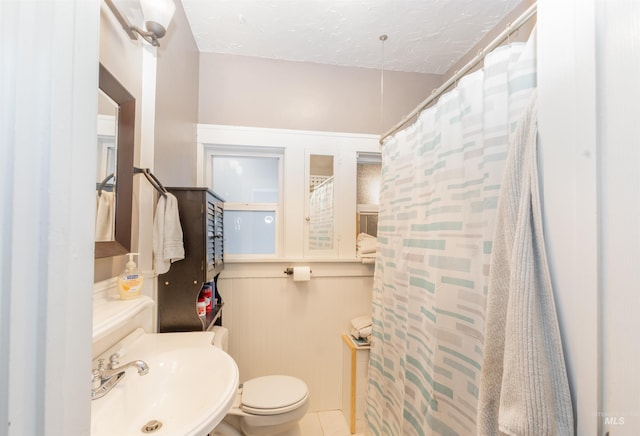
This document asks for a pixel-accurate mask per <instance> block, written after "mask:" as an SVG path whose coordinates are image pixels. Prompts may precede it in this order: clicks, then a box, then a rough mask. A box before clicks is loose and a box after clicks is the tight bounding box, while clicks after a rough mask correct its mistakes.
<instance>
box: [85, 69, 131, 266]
mask: <svg viewBox="0 0 640 436" xmlns="http://www.w3.org/2000/svg"><path fill="white" fill-rule="evenodd" d="M98 83H99V91H98V93H99V96H98V101H99V103H98V106H99V107H98V138H97V147H98V159H97V162H96V165H97V174H98V177H97V180H96V184H97V187H96V204H95V207H96V241H95V257H96V258H104V257H112V256H119V255H122V254H126V253H128V252H129V251H130V249H131V208H132V196H133V194H132V193H133V146H134V135H135V105H136V101H135V98H133V96H132V95H131V94H130V93H129V92H128V91H127V89H126V88H125V87H124V86H122V85H121V84H120V82H118V80H116V78H115V77H114V76H113V75H112V74H111V73H110V72H109V71H108V70H107V69H106V68H105V67H104V66H103V65H102V64H100V69H99V80H98ZM111 174H113V177H111ZM101 187H102V188H101ZM100 192H101V194H100Z"/></svg>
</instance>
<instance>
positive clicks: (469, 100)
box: [365, 36, 536, 436]
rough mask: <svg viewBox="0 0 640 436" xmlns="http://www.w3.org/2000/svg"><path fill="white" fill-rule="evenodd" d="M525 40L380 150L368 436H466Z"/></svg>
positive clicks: (521, 92)
mask: <svg viewBox="0 0 640 436" xmlns="http://www.w3.org/2000/svg"><path fill="white" fill-rule="evenodd" d="M534 45H535V37H533V36H532V37H531V39H530V41H529V42H528V43H526V44H524V43H517V44H510V45H507V46H502V47H499V48H497V49H495V50H494V51H493V52H492V53H490V54H488V55H487V56H486V58H485V61H484V67H483V69H482V70H479V71H476V72H474V73H472V74H469V75H467V76H466V77H464V78H462V79H461V80H460V81H459V83H458V85H457V86H456V88H455V89H453V90H452V91H450V92H448V93H447V94H444V95H443V96H442V97H440V99H439V101H438V103H437V104H436V105H434V106H432V107H430V108H429V109H427V110H425V111H424V112H422V114H421V115H420V116H419V118H418V120H417V121H416V122H415V123H414V124H413V125H412V126H410V127H408V128H407V129H405V130H403V131H401V132H399V133H397V134H396V135H395V136H394V137H393V138H391V139H388V140H387V141H386V142H385V143H384V146H383V148H382V182H381V193H380V213H379V222H378V254H377V259H376V269H375V274H374V289H373V312H372V318H373V333H372V335H373V340H372V345H371V352H370V362H369V384H368V387H367V404H366V410H365V415H366V421H367V426H368V431H369V432H370V433H372V434H375V435H393V436H407V435H428V434H442V435H474V434H476V413H477V403H478V389H479V383H480V375H481V364H482V360H483V358H482V353H483V334H484V310H485V304H486V295H487V283H488V272H489V259H490V255H491V249H492V238H493V229H494V224H495V217H496V207H497V201H498V193H499V189H500V181H501V178H502V174H503V170H504V163H505V159H506V156H507V144H508V142H509V136H510V133H511V132H512V131H513V129H514V128H515V125H516V123H517V121H518V118H519V116H520V114H521V113H522V111H523V109H524V107H525V106H526V104H527V102H528V101H529V97H530V95H531V93H532V91H533V90H534V88H535V85H536V75H535V46H534Z"/></svg>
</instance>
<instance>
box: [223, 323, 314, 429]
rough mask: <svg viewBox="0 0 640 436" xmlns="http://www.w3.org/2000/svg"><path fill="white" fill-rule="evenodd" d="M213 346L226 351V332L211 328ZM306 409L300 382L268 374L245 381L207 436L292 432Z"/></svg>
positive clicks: (306, 397)
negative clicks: (221, 420)
mask: <svg viewBox="0 0 640 436" xmlns="http://www.w3.org/2000/svg"><path fill="white" fill-rule="evenodd" d="M214 332H215V336H214V345H216V346H219V347H220V348H222V349H223V350H224V351H226V344H227V343H228V330H227V329H225V328H224V327H214ZM308 407H309V390H308V388H307V385H306V383H305V382H303V381H302V380H300V379H298V378H296V377H291V376H287V375H268V376H264V377H258V378H254V379H251V380H248V381H245V382H244V384H242V385H241V386H240V387H239V388H238V391H237V393H236V398H235V400H234V403H233V406H231V409H230V410H229V412H227V416H226V417H225V418H224V420H223V422H221V423H220V424H219V425H218V426H217V427H216V428H215V429H214V430H213V431H212V432H211V433H210V436H239V435H246V436H276V435H281V434H283V433H286V432H287V431H289V430H292V429H293V428H295V427H296V426H297V425H298V421H300V419H302V417H304V415H305V413H306V412H307V409H308Z"/></svg>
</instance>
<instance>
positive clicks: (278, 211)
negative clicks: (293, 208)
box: [203, 144, 284, 261]
mask: <svg viewBox="0 0 640 436" xmlns="http://www.w3.org/2000/svg"><path fill="white" fill-rule="evenodd" d="M215 157H241V158H258V159H259V158H271V159H274V158H275V159H278V202H277V203H248V202H232V201H228V200H227V199H226V198H224V197H223V200H224V210H229V211H249V212H260V211H273V212H274V220H275V223H276V225H275V234H274V239H275V240H274V253H272V254H258V253H245V254H237V253H229V252H225V260H226V261H231V260H237V259H263V260H266V259H278V258H280V257H281V256H282V237H281V235H282V232H283V219H282V209H283V206H282V203H283V201H284V195H283V192H282V191H283V187H284V180H283V169H284V162H283V161H284V151H283V150H282V149H278V148H264V147H262V148H257V147H254V146H220V145H213V144H211V145H207V146H205V149H204V162H203V164H204V168H203V171H204V182H205V186H207V187H208V188H209V189H212V190H213V191H214V192H215V189H214V187H213V159H214V158H215ZM225 238H226V235H225Z"/></svg>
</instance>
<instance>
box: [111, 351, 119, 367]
mask: <svg viewBox="0 0 640 436" xmlns="http://www.w3.org/2000/svg"><path fill="white" fill-rule="evenodd" d="M118 359H120V353H118V352H117V351H116V352H115V353H113V354H112V355H111V356H109V369H114V368H116V367H117V366H118V365H120V361H119V360H118Z"/></svg>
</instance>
